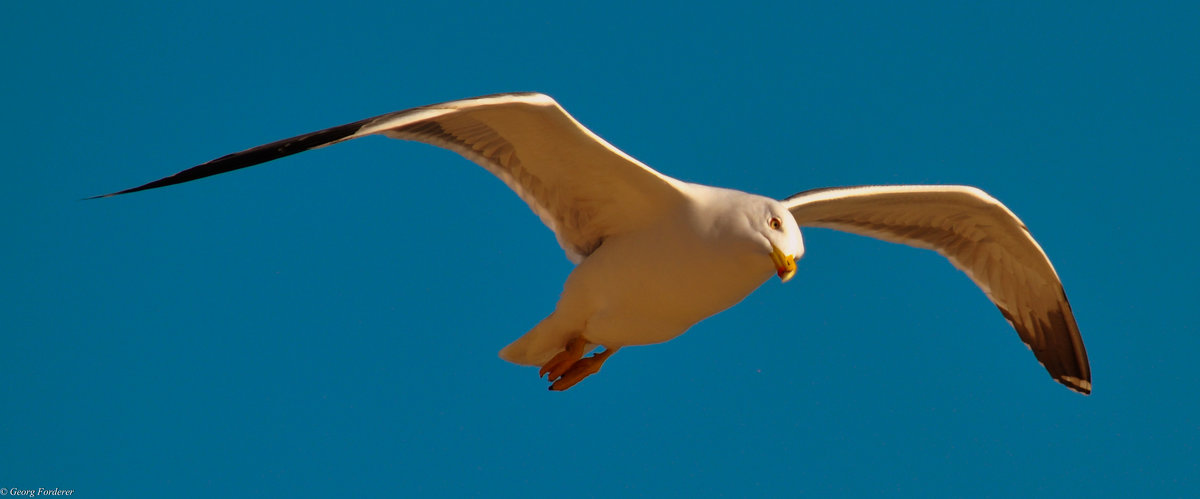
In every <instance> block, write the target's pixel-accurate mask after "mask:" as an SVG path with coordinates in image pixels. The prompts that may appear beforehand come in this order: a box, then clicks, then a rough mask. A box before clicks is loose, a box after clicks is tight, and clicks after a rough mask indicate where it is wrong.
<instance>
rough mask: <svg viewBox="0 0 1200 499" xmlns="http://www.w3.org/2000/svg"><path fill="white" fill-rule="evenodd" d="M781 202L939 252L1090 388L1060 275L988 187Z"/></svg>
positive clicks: (830, 193) (887, 189)
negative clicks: (986, 189)
mask: <svg viewBox="0 0 1200 499" xmlns="http://www.w3.org/2000/svg"><path fill="white" fill-rule="evenodd" d="M783 203H784V205H786V206H787V207H788V209H789V210H790V211H791V212H792V215H793V216H794V217H795V218H796V222H797V223H798V224H799V225H800V226H802V227H803V226H807V227H824V228H829V229H837V230H841V231H846V232H851V233H854V234H859V235H864V236H870V237H874V238H878V239H883V240H885V241H890V242H894V243H902V244H907V245H909V246H916V247H918V248H926V249H932V250H935V251H937V252H938V253H941V254H942V255H943V256H945V257H946V258H949V259H950V262H951V263H953V264H954V266H955V267H958V268H959V269H960V270H962V271H963V272H966V274H967V275H968V276H970V277H971V279H972V280H973V281H975V284H976V285H978V286H979V287H980V288H982V289H983V292H984V293H986V294H987V295H988V297H989V298H991V299H992V302H993V303H995V304H996V306H997V307H999V308H1000V312H1001V313H1002V314H1004V317H1005V318H1006V319H1008V321H1009V322H1010V323H1011V324H1012V326H1013V328H1014V329H1016V330H1017V333H1018V334H1019V335H1020V336H1021V339H1022V340H1023V341H1024V342H1025V344H1026V345H1028V346H1029V348H1030V349H1031V350H1033V353H1034V355H1035V356H1037V359H1038V360H1039V361H1040V362H1041V363H1042V365H1043V366H1045V368H1046V370H1047V371H1049V372H1050V375H1051V376H1052V377H1053V378H1054V379H1055V380H1057V381H1058V382H1059V383H1062V384H1064V385H1066V386H1067V387H1069V388H1071V389H1073V390H1076V391H1078V392H1081V393H1084V394H1087V393H1090V392H1091V390H1092V382H1091V379H1092V375H1091V368H1090V367H1089V366H1088V359H1087V352H1086V351H1085V350H1084V347H1083V339H1082V338H1081V337H1080V335H1079V327H1078V326H1077V325H1076V324H1075V316H1074V315H1073V314H1072V313H1071V305H1070V304H1069V303H1067V296H1066V294H1065V293H1064V292H1063V287H1062V283H1061V282H1060V281H1059V278H1058V274H1057V273H1056V272H1055V271H1054V267H1053V266H1051V265H1050V259H1049V258H1047V257H1046V253H1045V252H1043V251H1042V248H1041V247H1040V246H1039V245H1038V243H1037V242H1036V241H1034V239H1033V236H1032V235H1030V234H1029V230H1028V229H1026V228H1025V224H1023V223H1021V221H1020V220H1019V219H1018V218H1017V216H1016V215H1014V214H1013V213H1012V212H1011V211H1009V209H1008V208H1006V207H1005V206H1004V205H1003V204H1001V203H1000V202H999V201H997V200H996V199H994V198H992V197H991V196H989V195H987V193H985V192H983V191H981V190H979V189H976V188H974V187H967V186H953V185H946V186H935V185H894V186H859V187H833V188H827V189H815V190H811V191H805V192H801V193H799V194H796V195H794V196H792V197H789V198H787V199H786V200H784V201H783Z"/></svg>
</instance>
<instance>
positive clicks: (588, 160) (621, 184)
mask: <svg viewBox="0 0 1200 499" xmlns="http://www.w3.org/2000/svg"><path fill="white" fill-rule="evenodd" d="M367 135H384V136H387V137H392V138H397V139H404V140H414V141H418V142H424V143H427V144H432V145H435V146H438V147H443V148H446V149H449V150H452V151H454V152H457V153H459V154H461V155H462V156H464V157H466V158H467V159H470V160H472V161H474V162H476V163H478V164H479V165H481V166H483V167H484V168H486V169H487V170H488V171H490V172H491V173H493V174H494V175H496V176H497V177H499V178H500V180H502V181H504V183H505V184H507V185H508V186H509V187H510V188H511V189H512V190H513V191H514V192H516V194H517V195H518V196H520V197H521V199H522V200H524V201H525V202H526V203H527V204H528V205H529V207H530V209H532V210H533V212H534V213H536V214H537V215H538V216H539V217H540V218H541V219H542V222H543V223H545V224H546V226H548V227H550V229H551V230H553V231H554V233H555V236H557V238H558V241H559V244H560V245H561V246H562V247H563V250H564V251H566V253H567V256H568V258H570V259H571V260H572V261H574V262H576V263H578V262H579V261H581V260H582V259H583V258H584V257H586V256H587V255H589V254H591V252H592V251H595V249H596V248H598V247H599V246H600V244H601V243H602V242H603V241H604V239H605V238H606V237H608V236H611V235H614V234H619V233H622V232H626V231H631V230H636V229H637V228H639V227H642V226H645V225H646V224H648V223H650V222H652V221H653V220H655V219H657V218H659V217H661V216H663V215H664V214H665V213H667V212H668V211H669V210H671V209H673V208H674V207H675V206H677V204H678V203H682V202H683V200H684V196H683V194H682V193H681V192H680V191H679V189H678V188H677V187H676V186H677V185H679V182H678V181H676V180H674V179H672V178H670V177H667V176H665V175H662V174H660V173H658V172H656V171H654V170H652V169H651V168H649V167H647V166H646V165H644V164H642V163H641V162H639V161H637V160H636V159H634V158H632V157H630V156H629V155H627V154H625V153H623V152H621V151H620V150H618V149H617V148H615V147H613V146H612V145H610V144H609V143H608V142H605V141H604V139H601V138H600V137H598V136H596V134H594V133H592V132H591V131H590V130H588V129H587V128H585V127H584V126H583V125H581V124H580V123H579V122H578V121H576V120H575V119H574V118H573V117H571V115H570V114H567V112H566V111H565V110H563V108H562V107H561V106H559V105H558V103H557V102H555V101H554V99H552V98H550V97H549V96H546V95H543V94H537V93H511V94H497V95H489V96H484V97H476V98H473V99H463V100H458V101H452V102H446V103H442V104H433V105H429V106H422V107H417V108H413V109H408V110H404V111H397V112H394V113H388V114H384V115H381V116H376V117H374V118H368V119H365V120H362V121H357V122H354V123H349V124H346V125H341V126H336V127H333V128H328V129H325V130H320V131H317V132H312V133H308V134H304V135H300V136H296V137H292V138H290V139H283V140H280V141H276V142H272V143H270V144H265V145H261V146H258V147H254V148H250V149H247V150H245V151H241V152H236V153H233V154H229V155H226V156H222V157H220V158H217V159H214V160H212V161H209V162H207V163H204V164H201V165H198V166H195V167H192V168H189V169H187V170H184V171H181V172H179V173H176V174H174V175H171V176H169V177H165V178H162V179H159V180H156V181H153V182H150V183H147V184H145V185H141V186H138V187H134V188H131V189H126V190H123V191H119V192H115V193H112V194H107V195H105V196H115V195H118V194H125V193H129V192H135V191H141V190H146V189H153V188H156V187H163V186H167V185H172V184H178V183H183V182H188V181H191V180H196V179H199V178H204V177H208V176H211V175H216V174H219V173H224V172H228V171H232V170H237V169H240V168H246V167H248V166H253V165H257V164H261V163H265V162H267V161H271V160H275V159H279V158H282V157H284V156H289V155H292V154H296V153H300V152H304V151H307V150H310V149H316V148H319V147H325V146H328V145H332V144H336V143H338V142H343V141H346V140H350V139H356V138H359V137H365V136H367Z"/></svg>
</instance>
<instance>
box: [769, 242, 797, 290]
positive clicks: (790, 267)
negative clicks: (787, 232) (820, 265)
mask: <svg viewBox="0 0 1200 499" xmlns="http://www.w3.org/2000/svg"><path fill="white" fill-rule="evenodd" d="M771 261H772V262H774V263H775V273H776V274H778V275H779V280H780V281H782V282H788V280H790V279H791V278H792V276H794V275H796V255H785V254H783V250H781V249H779V248H778V247H777V246H775V245H774V244H772V245H771Z"/></svg>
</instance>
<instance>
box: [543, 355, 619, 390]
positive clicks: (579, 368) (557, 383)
mask: <svg viewBox="0 0 1200 499" xmlns="http://www.w3.org/2000/svg"><path fill="white" fill-rule="evenodd" d="M616 351H617V349H615V348H612V349H610V348H605V350H604V351H603V352H600V353H597V354H593V355H592V356H591V357H588V358H586V359H578V360H576V361H575V362H574V363H572V364H571V366H570V368H568V369H567V370H566V371H565V372H563V373H562V375H561V376H557V377H556V376H553V375H552V376H550V381H553V382H554V384H552V385H550V389H551V390H554V391H563V390H566V389H568V388H570V387H572V386H575V384H576V383H579V382H580V381H583V378H586V377H588V376H591V375H593V374H596V373H598V372H600V366H602V365H604V361H605V360H608V357H609V356H610V355H612V354H613V353H614V352H616Z"/></svg>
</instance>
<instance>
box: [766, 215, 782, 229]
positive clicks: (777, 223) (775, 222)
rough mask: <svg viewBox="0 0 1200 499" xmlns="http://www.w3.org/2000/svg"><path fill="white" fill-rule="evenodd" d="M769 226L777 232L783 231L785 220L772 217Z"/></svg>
mask: <svg viewBox="0 0 1200 499" xmlns="http://www.w3.org/2000/svg"><path fill="white" fill-rule="evenodd" d="M767 225H770V226H771V228H772V229H775V230H783V220H780V219H779V217H771V221H770V222H767Z"/></svg>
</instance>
